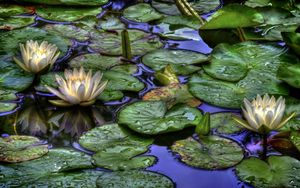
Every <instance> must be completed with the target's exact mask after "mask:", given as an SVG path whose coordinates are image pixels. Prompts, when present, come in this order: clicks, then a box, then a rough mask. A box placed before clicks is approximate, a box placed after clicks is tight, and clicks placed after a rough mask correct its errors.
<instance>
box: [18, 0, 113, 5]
mask: <svg viewBox="0 0 300 188" xmlns="http://www.w3.org/2000/svg"><path fill="white" fill-rule="evenodd" d="M17 1H19V2H28V3H39V4H45V5H78V6H79V5H83V6H100V5H104V4H105V3H107V2H108V0H17Z"/></svg>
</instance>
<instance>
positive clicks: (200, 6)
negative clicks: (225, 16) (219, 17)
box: [190, 0, 221, 14]
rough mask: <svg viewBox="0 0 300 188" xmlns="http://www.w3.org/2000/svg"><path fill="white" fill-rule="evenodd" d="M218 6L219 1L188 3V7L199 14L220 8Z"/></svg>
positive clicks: (199, 0)
mask: <svg viewBox="0 0 300 188" xmlns="http://www.w3.org/2000/svg"><path fill="white" fill-rule="evenodd" d="M220 4H221V2H220V0H211V1H206V0H196V1H191V2H190V5H191V6H192V7H193V9H195V10H196V12H198V13H199V14H204V13H208V12H211V11H213V10H215V9H216V8H218V7H219V6H220Z"/></svg>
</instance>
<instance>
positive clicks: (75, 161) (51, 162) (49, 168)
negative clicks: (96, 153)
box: [0, 149, 100, 187]
mask: <svg viewBox="0 0 300 188" xmlns="http://www.w3.org/2000/svg"><path fill="white" fill-rule="evenodd" d="M90 161H91V157H90V156H88V155H86V154H84V153H81V152H77V151H75V150H70V149H51V150H49V152H48V153H47V154H46V155H44V156H43V157H41V158H39V159H35V160H31V161H26V162H22V163H16V164H10V165H0V175H1V176H0V183H1V185H3V184H4V185H7V186H8V187H10V186H12V185H13V186H16V187H19V186H23V185H24V186H25V187H28V185H30V186H32V185H34V183H35V182H36V183H37V182H44V183H45V184H48V183H49V184H53V182H51V179H55V176H56V175H57V176H59V175H60V176H61V177H60V178H61V179H63V177H64V175H67V174H63V173H60V172H67V171H71V170H77V169H84V168H91V167H93V166H92V165H91V162H90ZM75 174H76V173H75ZM95 174H98V173H97V172H95ZM69 175H72V173H70V174H69ZM98 175H100V174H98ZM48 178H49V179H48ZM57 178H58V177H57ZM46 179H48V181H47V180H46ZM58 180H59V179H58ZM53 181H54V180H53ZM80 181H82V179H80ZM58 182H59V181H58ZM65 183H66V182H65ZM26 185H27V186H26ZM39 185H40V184H39ZM55 187H57V184H56V186H55Z"/></svg>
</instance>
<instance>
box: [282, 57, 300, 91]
mask: <svg viewBox="0 0 300 188" xmlns="http://www.w3.org/2000/svg"><path fill="white" fill-rule="evenodd" d="M277 77H278V78H279V79H280V80H282V81H284V82H286V83H288V84H289V85H291V86H293V87H296V88H300V63H299V62H298V63H296V64H293V65H283V66H280V67H279V69H278V72H277Z"/></svg>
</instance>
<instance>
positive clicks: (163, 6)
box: [151, 0, 181, 16]
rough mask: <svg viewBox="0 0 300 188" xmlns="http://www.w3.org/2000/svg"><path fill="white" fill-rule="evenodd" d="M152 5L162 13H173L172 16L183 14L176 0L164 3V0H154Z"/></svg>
mask: <svg viewBox="0 0 300 188" xmlns="http://www.w3.org/2000/svg"><path fill="white" fill-rule="evenodd" d="M151 5H152V7H153V8H155V9H156V10H157V11H158V12H160V13H163V14H167V15H172V16H175V15H181V13H180V11H179V10H178V8H177V6H176V4H175V3H174V2H173V3H164V2H160V1H159V0H153V1H152V3H151Z"/></svg>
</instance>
